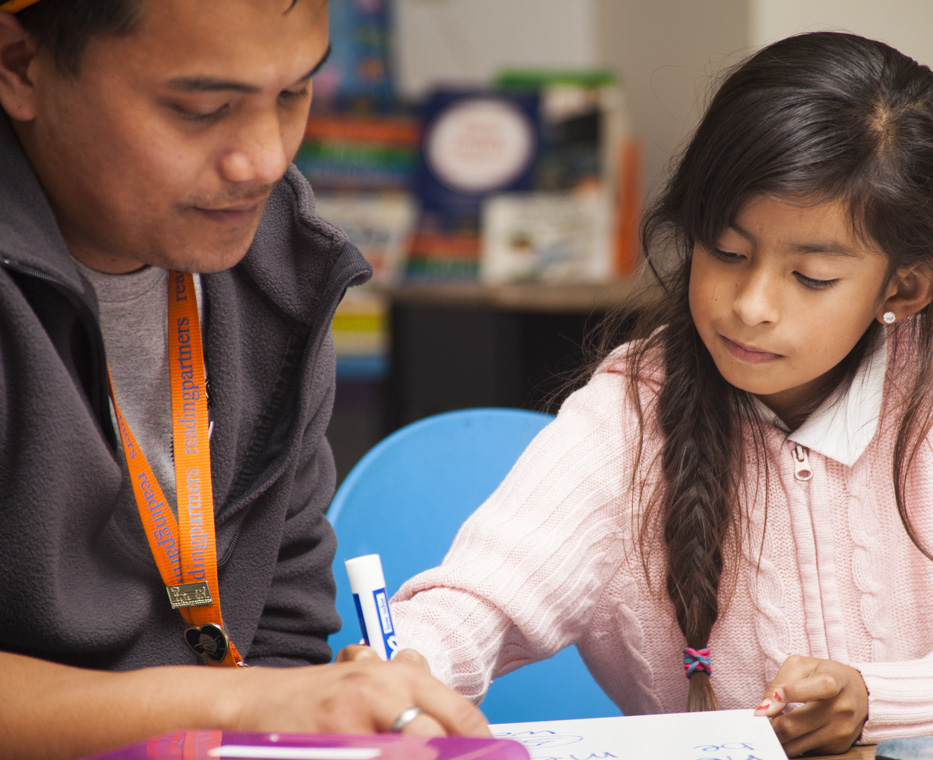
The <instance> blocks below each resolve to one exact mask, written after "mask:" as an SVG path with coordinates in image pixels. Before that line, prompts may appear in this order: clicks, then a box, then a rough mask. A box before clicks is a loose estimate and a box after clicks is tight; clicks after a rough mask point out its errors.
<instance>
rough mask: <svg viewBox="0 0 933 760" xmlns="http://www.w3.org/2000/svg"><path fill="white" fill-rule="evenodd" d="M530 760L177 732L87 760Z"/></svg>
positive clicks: (379, 741)
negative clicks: (245, 759)
mask: <svg viewBox="0 0 933 760" xmlns="http://www.w3.org/2000/svg"><path fill="white" fill-rule="evenodd" d="M216 758H231V759H232V758H254V759H261V758H269V759H270V760H272V759H273V758H274V759H277V760H485V759H486V758H488V759H489V760H493V759H495V760H528V758H529V755H528V751H527V750H526V749H525V747H524V746H523V745H522V744H521V743H520V742H515V741H511V740H509V739H495V738H493V739H474V738H464V737H444V738H426V737H418V736H406V735H402V734H378V735H373V736H345V735H337V734H293V733H281V734H273V733H267V734H261V733H240V732H233V731H230V732H228V731H223V732H221V731H178V732H174V733H169V734H163V735H161V736H157V737H155V738H153V739H149V740H148V741H143V742H139V743H137V744H133V745H131V746H129V747H124V748H122V749H117V750H114V751H112V752H105V753H104V754H102V755H95V756H94V757H93V758H85V759H84V760H215V759H216Z"/></svg>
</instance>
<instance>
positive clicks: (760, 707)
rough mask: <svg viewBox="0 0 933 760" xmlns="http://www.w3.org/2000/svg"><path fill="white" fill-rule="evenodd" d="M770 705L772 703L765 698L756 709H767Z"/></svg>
mask: <svg viewBox="0 0 933 760" xmlns="http://www.w3.org/2000/svg"><path fill="white" fill-rule="evenodd" d="M769 707H771V703H770V702H768V701H767V700H765V701H764V702H762V703H761V704H760V705H758V707H756V708H755V710H756V711H758V710H767V709H768V708H769Z"/></svg>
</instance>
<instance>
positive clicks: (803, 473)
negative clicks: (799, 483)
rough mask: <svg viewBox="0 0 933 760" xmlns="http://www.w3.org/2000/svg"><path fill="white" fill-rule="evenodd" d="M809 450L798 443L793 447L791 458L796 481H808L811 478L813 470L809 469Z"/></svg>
mask: <svg viewBox="0 0 933 760" xmlns="http://www.w3.org/2000/svg"><path fill="white" fill-rule="evenodd" d="M808 453H809V449H807V448H804V447H803V446H801V445H800V444H799V443H797V444H795V445H794V451H793V453H792V456H793V457H794V477H795V478H797V480H809V479H810V478H812V477H813V470H811V469H810V458H809V457H808V456H807V454H808Z"/></svg>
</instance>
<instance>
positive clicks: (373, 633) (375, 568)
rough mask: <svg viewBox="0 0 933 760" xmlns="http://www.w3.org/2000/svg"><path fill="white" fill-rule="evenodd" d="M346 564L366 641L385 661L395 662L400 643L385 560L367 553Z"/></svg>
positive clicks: (349, 560)
mask: <svg viewBox="0 0 933 760" xmlns="http://www.w3.org/2000/svg"><path fill="white" fill-rule="evenodd" d="M345 564H346V566H347V575H348V576H349V578H350V590H351V591H352V592H353V601H354V602H355V603H356V614H357V615H359V618H360V630H361V631H362V632H363V640H364V641H365V642H366V644H368V645H369V646H371V647H372V648H373V649H375V650H376V651H377V652H378V653H379V656H380V657H381V658H382V659H383V660H391V659H392V658H393V657H394V656H395V653H396V651H398V642H397V641H396V639H395V625H394V624H393V623H392V613H391V612H390V611H389V595H388V594H387V593H386V580H385V576H384V575H383V573H382V561H381V560H380V559H379V555H378V554H367V555H365V556H363V557H354V558H353V559H348V560H347V561H346V562H345Z"/></svg>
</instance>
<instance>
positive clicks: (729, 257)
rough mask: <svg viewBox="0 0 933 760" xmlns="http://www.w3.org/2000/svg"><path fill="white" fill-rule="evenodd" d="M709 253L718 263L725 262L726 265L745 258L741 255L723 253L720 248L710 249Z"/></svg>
mask: <svg viewBox="0 0 933 760" xmlns="http://www.w3.org/2000/svg"><path fill="white" fill-rule="evenodd" d="M710 253H711V254H712V255H713V256H714V257H715V258H717V259H719V260H720V261H725V262H727V263H731V262H733V261H741V260H742V259H744V258H745V257H744V256H743V255H742V254H741V253H731V252H729V251H724V250H722V249H721V248H711V249H710Z"/></svg>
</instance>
